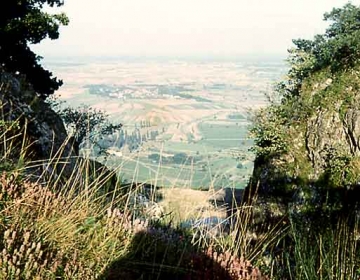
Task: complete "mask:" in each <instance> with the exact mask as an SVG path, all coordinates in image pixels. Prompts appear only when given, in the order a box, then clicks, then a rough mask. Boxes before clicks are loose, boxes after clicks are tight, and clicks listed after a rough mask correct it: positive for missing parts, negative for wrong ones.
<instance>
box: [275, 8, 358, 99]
mask: <svg viewBox="0 0 360 280" xmlns="http://www.w3.org/2000/svg"><path fill="white" fill-rule="evenodd" d="M324 20H325V21H329V22H330V25H329V27H328V28H327V29H326V31H325V33H324V34H318V35H316V36H315V37H314V39H313V40H306V39H296V40H293V43H294V45H295V47H294V48H293V49H291V50H290V51H289V53H290V55H289V59H288V62H289V64H290V67H291V68H290V71H289V73H288V77H289V79H288V80H287V81H285V82H283V83H282V86H281V87H280V88H282V90H283V93H285V95H290V96H294V95H295V96H296V95H299V94H300V89H301V85H302V82H303V80H304V79H306V78H307V77H309V76H310V75H311V74H312V73H314V72H317V71H319V70H321V69H324V68H330V70H331V71H332V72H333V73H336V72H337V71H339V70H344V69H346V68H349V67H352V66H354V65H355V63H356V62H357V61H358V59H359V57H360V8H359V7H357V6H355V5H352V4H350V3H349V4H346V5H345V6H344V7H342V8H334V9H333V10H332V11H331V12H329V13H325V14H324Z"/></svg>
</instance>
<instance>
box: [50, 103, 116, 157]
mask: <svg viewBox="0 0 360 280" xmlns="http://www.w3.org/2000/svg"><path fill="white" fill-rule="evenodd" d="M56 110H57V112H58V114H59V115H60V116H61V117H62V119H63V121H64V123H65V125H66V126H67V128H68V130H69V131H70V134H72V137H73V143H72V144H73V146H74V149H75V151H76V152H77V153H79V150H80V145H81V144H83V143H84V142H86V141H89V142H90V144H92V145H94V146H96V147H98V148H99V149H100V152H103V149H104V147H102V146H101V145H100V144H99V141H98V137H102V136H104V135H111V134H113V133H114V132H116V131H118V130H119V129H121V127H122V124H116V125H114V124H112V123H110V122H109V117H108V115H107V114H105V113H104V112H103V111H101V110H96V109H94V108H91V107H89V106H85V105H83V106H80V107H78V108H72V107H67V108H64V109H56Z"/></svg>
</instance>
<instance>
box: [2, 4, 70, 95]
mask: <svg viewBox="0 0 360 280" xmlns="http://www.w3.org/2000/svg"><path fill="white" fill-rule="evenodd" d="M63 4H64V1H63V0H2V1H1V4H0V65H1V66H2V68H3V69H5V70H6V71H8V72H12V73H16V72H19V73H20V74H24V75H26V78H27V80H28V82H29V83H31V84H32V86H33V88H34V90H35V91H36V92H37V94H38V95H39V96H40V97H41V98H43V99H45V98H46V97H47V96H49V95H50V94H53V93H54V91H55V90H57V89H58V88H59V87H60V86H61V84H62V81H60V80H58V79H57V78H55V77H53V75H52V73H51V72H49V71H48V70H46V69H44V68H43V67H42V66H41V65H40V63H39V61H40V59H41V57H39V56H37V55H36V54H35V53H34V52H33V51H32V50H31V49H30V47H29V44H38V43H40V42H41V41H42V40H43V39H45V38H50V39H52V40H54V39H57V38H58V37H59V27H60V25H67V24H68V18H67V17H66V15H65V14H62V13H61V14H54V15H53V14H49V13H47V12H44V10H43V8H44V7H45V6H50V7H60V6H62V5H63Z"/></svg>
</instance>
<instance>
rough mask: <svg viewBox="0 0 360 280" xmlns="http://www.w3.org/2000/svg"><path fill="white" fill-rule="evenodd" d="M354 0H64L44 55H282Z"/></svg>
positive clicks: (38, 48)
mask: <svg viewBox="0 0 360 280" xmlns="http://www.w3.org/2000/svg"><path fill="white" fill-rule="evenodd" d="M347 2H348V1H347V0H65V6H64V7H62V8H61V9H60V10H61V11H64V12H66V14H67V15H68V16H69V18H70V25H69V26H67V27H64V28H62V29H61V37H60V39H59V40H56V41H52V42H50V41H45V42H43V43H42V44H41V45H40V46H36V47H34V49H35V50H36V51H37V52H38V53H40V54H42V55H44V56H65V55H66V56H77V55H81V56H89V55H95V56H103V55H107V56H114V55H130V56H187V55H192V56H198V55H202V56H208V55H216V56H236V55H247V54H263V55H271V54H280V55H283V54H285V53H286V50H287V49H288V48H289V47H291V39H293V38H299V37H301V38H312V36H313V35H314V34H316V33H320V32H323V31H324V28H325V27H326V24H325V23H324V22H323V21H322V19H323V14H324V12H326V11H330V10H331V9H332V7H341V6H343V5H344V4H345V3H347ZM351 2H352V3H353V4H360V0H354V1H351Z"/></svg>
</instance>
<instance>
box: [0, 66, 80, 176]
mask: <svg viewBox="0 0 360 280" xmlns="http://www.w3.org/2000/svg"><path fill="white" fill-rule="evenodd" d="M0 112H1V115H2V116H1V119H2V121H4V122H7V123H11V122H17V123H18V124H19V125H18V127H19V131H18V133H17V135H16V136H17V137H15V136H14V137H13V138H10V137H8V138H7V140H6V141H9V143H10V142H11V143H12V145H13V146H14V147H16V146H18V147H19V146H20V145H22V144H19V142H22V143H26V144H27V148H18V149H15V148H14V150H13V154H10V155H9V156H8V157H7V158H6V160H9V159H10V157H12V158H19V157H20V153H22V152H23V151H24V150H26V154H27V158H28V159H32V160H37V163H39V164H38V167H36V168H31V172H30V173H32V175H34V172H35V170H34V169H36V172H35V173H36V174H38V175H39V174H41V173H43V172H49V173H53V172H55V173H57V174H60V173H61V174H62V175H65V176H70V174H71V172H72V170H73V166H74V157H75V156H76V155H75V153H74V151H73V149H72V147H71V145H70V143H68V135H67V132H66V129H65V127H64V125H63V122H62V120H61V118H60V117H59V116H58V115H57V114H56V113H55V112H54V111H53V110H52V109H51V108H50V105H49V104H47V103H45V102H44V101H43V100H41V99H39V98H38V97H37V95H36V93H35V92H34V90H33V89H32V88H31V86H30V85H29V84H28V83H26V82H25V80H24V79H23V78H22V77H18V76H14V75H10V74H8V73H5V72H3V71H1V69H0ZM2 129H3V131H2V133H0V134H2V136H5V134H6V131H5V129H4V128H2ZM24 136H25V138H24ZM4 139H5V138H4ZM4 139H3V141H5V140H4ZM24 140H26V141H25V142H24ZM14 142H15V143H14ZM16 142H17V143H16ZM22 146H24V145H22ZM20 149H22V150H23V151H20ZM3 152H4V151H3ZM49 159H50V160H49ZM41 160H43V161H42V162H41ZM59 161H60V162H61V163H59ZM50 162H51V164H50ZM39 166H40V167H39Z"/></svg>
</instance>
